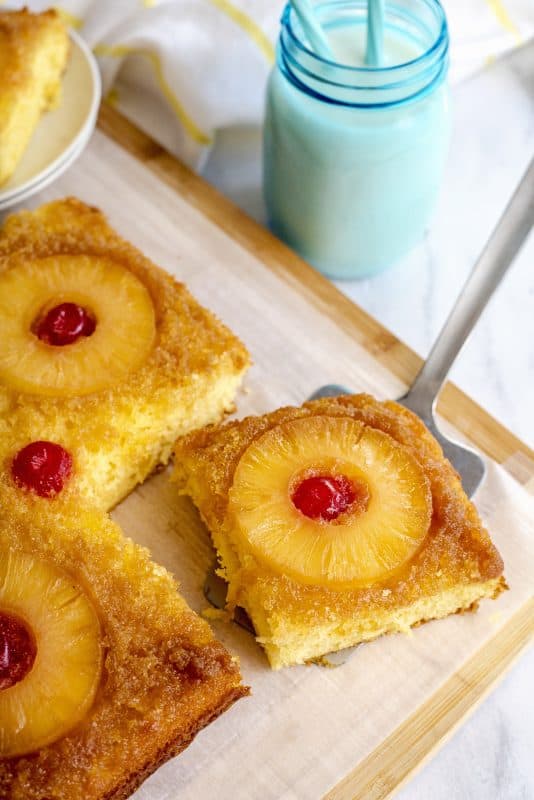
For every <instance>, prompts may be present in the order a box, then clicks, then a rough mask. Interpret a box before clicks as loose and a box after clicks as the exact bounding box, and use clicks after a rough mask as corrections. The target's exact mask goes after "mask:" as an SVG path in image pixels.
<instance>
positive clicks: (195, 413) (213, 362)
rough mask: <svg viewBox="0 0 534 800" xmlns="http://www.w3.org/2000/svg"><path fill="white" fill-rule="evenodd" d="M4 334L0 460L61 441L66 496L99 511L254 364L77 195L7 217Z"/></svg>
mask: <svg viewBox="0 0 534 800" xmlns="http://www.w3.org/2000/svg"><path fill="white" fill-rule="evenodd" d="M0 331H1V332H2V346H1V348H0V461H1V462H3V465H4V467H6V468H10V466H11V465H12V464H13V462H14V460H15V459H17V458H18V459H24V458H26V459H27V460H29V461H31V460H32V459H33V460H34V461H35V459H34V456H35V453H34V449H35V448H36V447H38V445H39V443H42V442H43V441H44V442H45V443H47V442H48V443H51V444H52V445H57V446H59V447H61V448H63V449H64V450H66V451H67V453H68V454H69V457H70V459H71V462H72V468H71V471H70V477H69V483H68V485H67V486H66V487H65V491H67V492H69V491H72V492H73V493H74V494H77V493H81V494H82V495H83V497H84V498H85V499H86V500H87V501H88V502H89V503H91V504H94V505H97V506H99V507H100V508H105V509H107V508H110V507H111V506H113V505H115V504H116V503H117V502H118V501H119V500H120V499H122V498H123V497H124V496H125V495H126V494H127V493H128V492H129V491H130V490H131V489H132V488H133V487H134V486H135V485H136V484H137V483H139V482H141V481H143V480H144V478H145V477H146V476H147V475H148V474H149V473H150V472H151V471H152V470H153V469H154V468H155V467H156V466H157V465H159V464H164V463H166V462H167V460H168V458H169V456H170V453H171V449H172V445H173V443H174V440H175V439H176V437H177V436H179V435H182V434H184V433H187V432H188V431H190V430H192V429H194V428H197V427H200V426H202V425H206V424H208V423H213V422H218V421H219V420H220V419H221V418H222V417H223V416H224V415H225V414H226V413H228V411H230V410H231V409H233V403H234V396H235V394H236V391H237V388H238V386H239V384H240V382H241V380H242V377H243V374H244V372H245V370H246V369H247V367H248V365H249V356H248V353H247V351H246V349H245V347H244V346H243V345H242V344H241V342H240V341H239V340H238V339H237V338H236V337H235V336H234V335H233V334H232V333H231V331H230V330H228V328H226V327H225V326H224V325H223V324H222V323H221V322H219V321H218V320H217V319H216V318H215V317H214V315H213V314H211V313H210V312H209V311H207V310H206V309H204V308H202V306H200V305H199V304H198V303H197V302H196V300H195V299H194V298H193V297H192V296H191V294H190V293H189V292H188V291H187V289H186V288H185V286H184V285H183V284H181V283H178V282H177V281H175V280H174V279H173V278H172V277H171V276H170V275H169V274H167V273H166V272H164V271H163V270H161V269H159V268H158V267H156V266H155V265H154V264H152V263H151V262H150V261H149V260H148V259H147V258H145V257H144V256H143V255H142V254H141V253H140V252H139V251H138V250H136V249H135V248H134V247H133V246H132V245H130V244H128V243H127V242H125V241H124V240H123V239H121V238H120V237H119V236H118V235H117V234H116V233H115V231H113V230H112V229H111V228H110V227H109V225H108V224H107V222H106V219H105V218H104V216H103V215H102V214H101V212H100V211H98V210H97V209H95V208H90V207H89V206H87V205H85V204H84V203H82V202H80V201H78V200H75V199H72V198H71V199H67V200H60V201H56V202H53V203H49V204H48V205H45V206H42V207H41V208H38V209H37V210H36V211H22V212H20V213H18V214H14V215H12V216H10V217H8V218H7V219H6V221H5V223H4V226H3V228H2V230H1V231H0ZM28 447H29V448H30V450H29V451H28V450H27V448H28ZM40 453H41V455H39V456H38V459H40V463H41V466H42V467H43V469H44V470H45V471H46V470H47V469H48V466H50V467H51V468H53V464H52V465H48V464H47V461H46V459H47V454H46V452H45V451H43V450H42V448H41V450H40Z"/></svg>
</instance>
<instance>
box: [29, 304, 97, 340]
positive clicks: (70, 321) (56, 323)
mask: <svg viewBox="0 0 534 800" xmlns="http://www.w3.org/2000/svg"><path fill="white" fill-rule="evenodd" d="M95 328H96V319H95V316H94V314H93V313H92V311H90V310H89V309H87V308H85V307H84V306H80V305H78V304H77V303H59V304H58V305H55V306H53V307H52V308H48V309H45V310H43V311H41V312H40V313H39V314H38V315H37V317H36V318H35V320H34V322H33V325H32V333H34V334H35V336H37V338H38V339H40V340H41V341H42V342H45V343H46V344H50V345H53V346H54V347H64V346H65V345H68V344H74V342H77V341H78V339H80V338H81V337H84V336H85V337H86V336H91V335H92V334H93V333H94V332H95Z"/></svg>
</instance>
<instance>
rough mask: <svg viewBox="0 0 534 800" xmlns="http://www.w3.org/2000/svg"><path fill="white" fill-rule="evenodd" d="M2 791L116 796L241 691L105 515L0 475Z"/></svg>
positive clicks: (168, 581)
mask: <svg viewBox="0 0 534 800" xmlns="http://www.w3.org/2000/svg"><path fill="white" fill-rule="evenodd" d="M0 508H1V509H2V514H1V515H0V654H1V658H0V797H1V798H4V799H6V800H7V799H8V798H9V800H44V798H47V799H48V798H50V800H52V798H55V799H56V800H60V798H61V800H122V799H123V798H126V797H128V796H129V795H130V793H131V792H133V791H134V790H135V788H136V787H137V786H138V785H139V784H140V783H141V782H142V781H143V780H144V779H145V778H146V777H147V776H148V775H150V773H151V772H153V771H154V770H155V769H156V768H157V767H158V766H159V765H160V764H162V763H163V762H164V761H166V760H167V759H168V758H170V757H171V756H174V755H176V754H177V753H179V752H180V751H181V750H183V749H184V748H185V747H187V745H188V744H189V743H190V742H191V740H192V739H193V737H194V736H195V735H196V733H197V732H198V731H199V730H200V729H201V728H202V727H204V726H205V725H206V724H207V723H209V722H210V721H211V720H212V719H214V718H215V717H217V716H218V715H219V714H220V713H221V712H222V711H224V710H225V709H226V708H228V706H230V705H231V704H232V703H233V702H234V701H235V700H236V699H238V698H239V697H241V696H243V695H245V694H246V693H247V689H246V688H245V687H243V685H242V684H241V680H240V675H239V669H238V665H237V663H236V662H235V661H234V660H233V659H232V658H231V657H230V655H229V654H228V653H227V652H226V650H225V649H224V647H223V646H222V645H221V644H219V643H218V642H217V641H215V640H214V638H213V635H212V633H211V630H210V628H209V626H208V625H207V623H206V622H204V621H203V620H201V619H200V618H199V617H197V616H196V615H195V614H193V612H192V611H191V610H190V609H189V608H188V606H187V605H186V603H185V601H184V600H183V599H182V598H181V597H180V595H179V594H178V592H177V587H176V583H175V582H174V580H173V579H172V577H171V576H170V575H169V574H168V573H167V572H166V570H165V569H163V568H162V567H159V566H156V565H155V564H154V563H153V562H152V561H151V560H150V558H149V556H148V552H147V551H146V550H145V549H144V548H141V547H139V546H137V545H135V544H134V543H133V542H132V541H131V540H129V539H126V538H125V537H123V536H122V534H121V532H120V530H119V529H118V527H117V526H116V525H114V524H113V523H112V522H111V521H110V520H109V519H108V518H107V517H106V516H105V515H103V514H102V513H100V512H98V511H94V510H87V509H85V508H83V507H80V506H79V505H78V506H77V507H73V506H69V504H68V503H64V502H63V501H61V500H58V501H57V502H56V503H54V504H50V503H48V502H46V501H43V500H42V499H40V498H38V497H34V496H33V495H25V494H24V493H22V492H20V491H17V490H16V489H15V490H14V489H12V487H9V486H6V481H5V479H4V478H2V481H1V483H0Z"/></svg>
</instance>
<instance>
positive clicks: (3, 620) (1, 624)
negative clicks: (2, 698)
mask: <svg viewBox="0 0 534 800" xmlns="http://www.w3.org/2000/svg"><path fill="white" fill-rule="evenodd" d="M36 655H37V647H36V645H35V640H34V638H33V636H32V634H31V632H30V631H29V630H28V628H27V627H26V625H25V624H24V623H23V622H22V620H20V619H19V618H18V617H16V616H14V615H13V614H8V613H7V612H5V611H0V692H1V691H2V689H9V688H10V687H11V686H14V685H15V684H16V683H19V681H21V680H22V679H23V678H25V677H26V675H27V674H28V672H29V671H30V670H31V668H32V667H33V662H34V661H35V656H36Z"/></svg>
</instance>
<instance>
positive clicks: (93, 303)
mask: <svg viewBox="0 0 534 800" xmlns="http://www.w3.org/2000/svg"><path fill="white" fill-rule="evenodd" d="M64 302H73V303H76V304H77V305H80V306H83V307H84V308H86V309H87V310H88V311H89V312H90V313H91V314H92V315H94V317H95V319H96V329H95V331H94V333H92V334H91V336H87V337H84V336H82V337H81V338H80V339H78V340H77V341H76V342H74V343H73V344H69V345H67V346H65V347H54V346H53V345H49V344H47V343H46V342H43V341H41V340H40V339H39V338H38V337H37V336H36V335H35V334H34V333H33V327H34V324H35V320H36V319H37V318H39V317H40V316H42V315H43V313H46V312H47V311H49V310H50V309H51V308H53V307H55V306H56V305H59V304H61V303H64ZM0 330H1V331H2V348H1V351H0V380H2V381H3V382H4V383H6V384H7V385H8V386H10V387H12V388H14V389H16V390H18V391H21V392H27V393H30V394H41V395H49V396H66V395H71V396H72V395H84V394H90V393H91V392H98V391H102V390H103V389H108V388H109V387H111V386H115V385H117V384H118V383H119V382H120V381H121V380H123V379H124V378H125V377H126V376H127V375H128V374H129V373H130V372H133V371H134V370H136V369H138V368H139V367H140V366H141V364H142V363H143V362H144V361H145V360H146V358H147V356H148V354H149V352H150V350H151V349H152V346H153V344H154V340H155V335H156V323H155V314H154V306H153V303H152V299H151V297H150V294H149V292H148V290H147V289H146V288H145V287H144V286H143V284H142V283H141V281H140V280H139V279H138V278H136V277H135V275H133V274H132V273H131V272H129V271H128V270H127V269H126V268H125V267H123V266H121V265H120V264H118V263H117V262H115V261H112V260H111V259H109V258H101V257H100V256H84V255H75V256H72V255H57V256H50V257H48V258H41V259H38V260H35V261H27V262H24V263H22V264H20V265H18V266H16V267H13V268H12V269H9V270H6V271H5V272H3V273H1V274H0Z"/></svg>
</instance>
